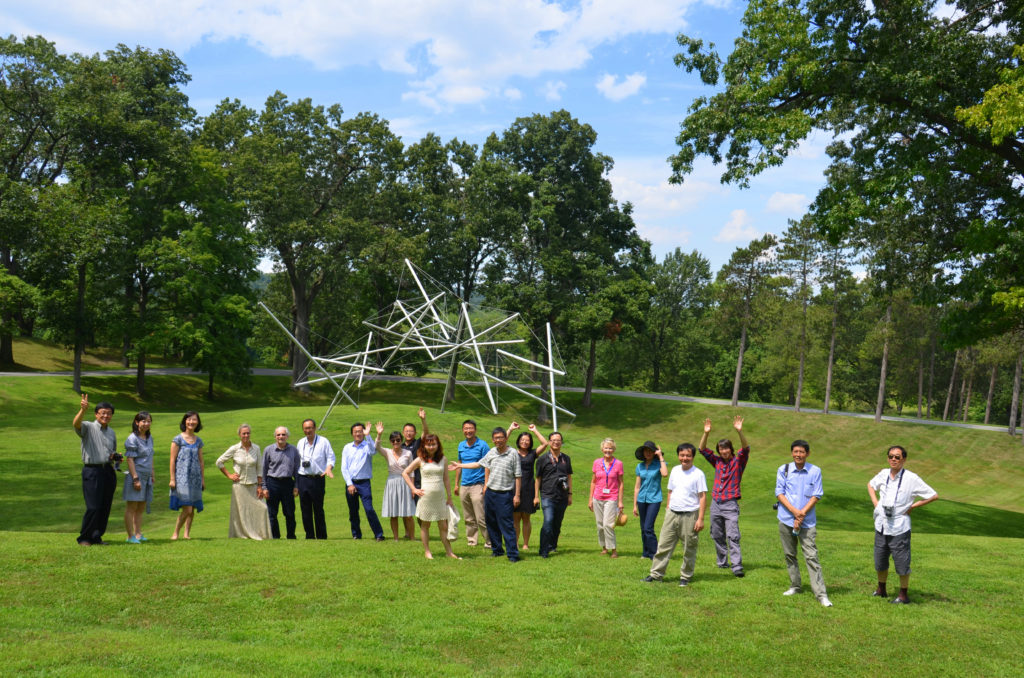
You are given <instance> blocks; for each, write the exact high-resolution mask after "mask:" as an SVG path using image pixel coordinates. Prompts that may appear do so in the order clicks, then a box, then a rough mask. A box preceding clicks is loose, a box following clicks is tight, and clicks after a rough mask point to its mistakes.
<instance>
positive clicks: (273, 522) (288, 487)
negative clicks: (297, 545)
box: [267, 478, 295, 539]
mask: <svg viewBox="0 0 1024 678" xmlns="http://www.w3.org/2000/svg"><path fill="white" fill-rule="evenodd" d="M294 490H295V481H294V480H292V479H291V478H267V514H268V515H269V516H270V534H271V535H272V536H273V537H274V539H280V538H281V528H280V527H278V524H277V507H278V505H280V506H281V513H283V514H284V525H285V528H286V529H287V530H288V532H287V534H288V538H289V539H295V496H294V494H293V492H294Z"/></svg>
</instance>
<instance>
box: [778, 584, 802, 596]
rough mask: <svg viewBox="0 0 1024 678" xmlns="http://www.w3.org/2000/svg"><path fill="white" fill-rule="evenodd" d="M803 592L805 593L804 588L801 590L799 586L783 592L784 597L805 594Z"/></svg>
mask: <svg viewBox="0 0 1024 678" xmlns="http://www.w3.org/2000/svg"><path fill="white" fill-rule="evenodd" d="M803 592H804V590H803V589H802V588H800V587H799V586H791V587H789V588H788V589H786V590H785V591H783V592H782V595H784V596H792V595H795V594H797V593H803Z"/></svg>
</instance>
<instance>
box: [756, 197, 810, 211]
mask: <svg viewBox="0 0 1024 678" xmlns="http://www.w3.org/2000/svg"><path fill="white" fill-rule="evenodd" d="M809 203H810V200H808V199H807V196H806V195H804V194H803V193H779V192H778V191H776V192H775V193H772V194H771V196H769V198H768V202H767V203H765V206H764V208H765V210H766V211H768V212H779V213H782V214H792V215H795V216H800V215H802V214H803V213H804V212H806V211H807V205H808V204H809Z"/></svg>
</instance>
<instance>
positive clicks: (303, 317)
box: [292, 286, 310, 393]
mask: <svg viewBox="0 0 1024 678" xmlns="http://www.w3.org/2000/svg"><path fill="white" fill-rule="evenodd" d="M309 313H310V304H309V302H308V300H307V299H306V298H305V295H303V294H302V293H301V292H300V291H299V290H296V289H295V287H294V286H293V287H292V327H294V334H295V339H296V340H297V341H298V342H299V344H301V345H302V347H303V348H305V349H306V350H307V351H309ZM308 368H309V359H308V358H307V357H306V354H305V353H303V352H302V351H300V350H294V351H292V388H297V389H298V390H299V391H303V392H305V393H309V391H310V388H309V386H298V387H296V386H295V384H297V383H299V382H300V381H302V380H303V379H304V378H305V377H306V371H307V369H308Z"/></svg>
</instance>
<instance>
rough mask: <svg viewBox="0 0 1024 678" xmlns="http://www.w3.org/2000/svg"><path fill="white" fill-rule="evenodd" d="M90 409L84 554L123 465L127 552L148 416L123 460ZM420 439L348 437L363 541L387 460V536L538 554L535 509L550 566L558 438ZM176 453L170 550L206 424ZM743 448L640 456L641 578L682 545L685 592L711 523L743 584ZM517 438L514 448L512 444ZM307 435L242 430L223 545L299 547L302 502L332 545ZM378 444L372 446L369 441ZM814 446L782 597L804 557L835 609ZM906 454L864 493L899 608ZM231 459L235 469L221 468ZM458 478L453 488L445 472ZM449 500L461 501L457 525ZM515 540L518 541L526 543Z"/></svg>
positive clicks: (799, 445)
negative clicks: (823, 551)
mask: <svg viewBox="0 0 1024 678" xmlns="http://www.w3.org/2000/svg"><path fill="white" fill-rule="evenodd" d="M88 405H89V399H88V396H87V395H85V394H83V395H82V397H81V407H80V409H79V411H78V413H77V414H76V415H75V418H74V421H73V425H74V428H75V430H76V431H77V433H78V435H79V437H80V438H81V440H82V464H83V467H82V493H83V496H84V498H85V504H86V512H85V515H84V516H83V518H82V528H81V531H80V533H79V536H78V543H79V544H82V545H85V546H90V545H94V544H106V543H107V542H105V541H104V540H103V534H104V532H105V531H106V527H107V521H108V519H109V515H110V508H111V503H112V500H113V496H114V492H115V489H116V486H117V479H116V471H117V470H119V469H120V464H121V462H122V461H125V462H126V465H127V473H126V474H125V479H124V489H123V496H124V499H125V518H124V522H125V530H126V532H127V541H128V542H129V543H140V542H143V541H146V537H145V535H144V534H143V532H142V520H143V514H144V513H148V512H149V511H150V510H151V505H152V501H153V488H154V486H155V483H156V473H155V471H154V465H153V438H152V432H151V430H150V429H151V426H152V417H151V416H150V415H149V413H148V412H139V413H138V414H136V415H135V418H134V420H133V421H132V433H131V434H130V435H129V436H128V438H127V440H126V441H125V443H124V449H125V454H124V455H123V456H122V455H120V454H119V453H118V452H117V441H116V436H115V434H114V432H113V431H112V430H111V428H110V420H111V418H112V417H113V414H114V408H113V406H112V405H111V404H110V403H108V402H101V403H99V404H98V405H96V407H95V409H94V415H95V421H91V422H90V421H83V418H84V414H85V413H86V411H87V409H88ZM418 416H419V419H420V423H421V426H422V429H423V435H422V437H417V428H416V425H415V424H411V423H409V424H405V425H404V426H403V427H402V430H401V432H399V431H394V432H392V433H391V434H390V436H389V443H390V446H389V447H385V446H383V445H381V442H380V439H381V436H382V435H383V432H384V424H383V423H382V422H379V421H378V422H377V423H376V426H375V427H374V429H373V431H371V428H370V423H369V422H366V423H365V424H364V423H355V424H353V425H352V426H351V428H350V433H351V436H352V441H351V442H350V443H348V444H346V445H345V447H344V448H343V450H342V455H341V456H342V460H341V474H342V477H343V478H344V481H345V488H346V494H345V497H346V501H347V504H348V511H349V524H350V527H351V533H352V537H353V538H354V539H361V538H362V536H363V535H362V529H361V521H360V515H359V508H360V505H361V506H362V509H363V513H364V514H365V517H366V520H367V523H368V524H369V528H370V530H371V532H372V533H373V536H374V538H375V539H376V540H377V541H384V539H385V536H384V528H383V526H382V524H381V521H380V519H379V518H378V516H377V512H376V510H375V509H374V505H373V493H372V489H371V479H372V477H373V457H374V455H377V454H379V455H381V456H382V457H384V458H385V459H386V461H387V465H388V478H387V482H386V484H385V488H384V498H383V501H382V504H381V514H382V516H383V517H384V518H387V519H389V521H390V527H391V534H392V538H393V539H395V540H398V539H399V538H400V532H401V530H400V527H404V533H405V538H406V539H410V540H411V539H413V526H414V520H413V518H416V519H417V520H418V522H419V524H420V540H421V542H422V545H423V549H424V555H425V557H426V558H431V559H432V558H433V554H432V552H431V550H430V543H429V530H430V526H431V525H432V524H434V523H436V524H437V527H438V532H439V538H440V541H441V544H442V546H443V547H444V550H445V555H446V556H448V557H450V558H458V556H456V555H455V553H454V552H453V550H452V546H451V542H452V541H453V540H454V539H455V535H456V530H455V527H454V525H455V523H457V522H458V521H459V520H460V519H461V520H462V521H463V522H464V524H465V530H466V543H467V545H469V546H476V545H478V544H480V542H481V540H482V541H483V542H484V546H485V547H487V548H490V549H491V554H492V555H493V556H494V557H502V556H504V557H507V558H508V560H509V561H511V562H517V561H519V560H520V558H521V552H522V551H527V550H529V548H530V546H529V541H530V537H531V534H532V523H531V516H532V515H533V514H534V513H535V512H536V511H537V508H540V509H541V511H542V515H543V524H542V526H541V530H540V544H539V547H538V553H539V555H540V556H541V557H542V558H548V557H549V556H550V555H551V554H552V553H554V552H555V551H556V550H557V548H558V539H559V535H560V533H561V526H562V521H563V519H564V516H565V512H566V509H567V508H568V507H569V506H570V505H571V504H572V494H573V492H572V476H573V471H572V461H571V459H570V458H569V455H568V454H566V453H565V452H564V451H563V450H562V445H563V438H562V434H561V433H559V432H557V431H554V432H552V433H550V434H549V435H548V436H547V437H545V436H544V435H543V434H542V433H541V432H540V431H539V430H538V428H537V427H536V426H535V425H534V424H530V425H529V426H528V427H527V431H522V430H521V427H520V425H519V423H518V422H515V421H513V422H512V423H511V424H509V426H508V428H507V429H506V428H502V427H497V428H494V429H493V430H492V431H491V444H488V443H487V442H485V441H483V440H481V439H480V438H478V437H477V425H476V422H475V421H473V420H472V419H467V420H465V421H464V422H463V424H462V434H463V438H464V440H462V441H461V442H460V443H459V445H458V450H457V461H449V460H448V459H446V457H445V455H444V450H443V446H442V444H441V441H440V439H439V438H438V437H437V436H436V435H434V434H432V433H430V431H429V428H428V426H427V420H426V413H425V411H424V410H423V409H422V408H420V410H419V412H418ZM179 429H180V433H179V434H178V435H176V436H175V437H174V440H173V441H172V443H171V450H170V466H169V474H168V476H169V482H168V485H169V490H170V500H169V505H170V508H171V509H173V510H177V511H179V514H178V517H177V520H176V521H175V527H174V532H173V533H172V536H171V539H173V540H176V539H179V538H184V539H189V538H190V535H191V529H192V522H193V519H194V516H195V513H197V512H200V511H202V510H203V497H202V495H203V491H204V490H205V489H206V480H205V473H204V465H203V441H202V439H201V438H200V437H199V436H198V433H199V431H200V430H202V423H201V420H200V417H199V414H198V413H197V412H194V411H190V412H186V413H185V415H184V416H183V417H182V419H181V422H180V424H179ZM733 429H734V430H735V431H736V434H737V435H738V437H739V442H740V449H739V450H738V451H736V450H735V449H734V447H733V443H732V441H731V440H729V439H727V438H723V439H721V440H719V441H718V442H717V444H716V445H715V451H714V452H712V451H711V450H710V449H708V447H707V442H708V436H709V435H710V433H711V430H712V427H711V420H710V419H706V420H705V421H704V430H703V435H702V436H701V439H700V443H699V444H698V445H697V446H696V447H695V446H694V445H692V444H690V443H682V444H680V445H679V446H678V447H677V448H676V454H677V457H678V460H679V466H677V467H675V468H673V469H672V471H671V473H670V472H669V470H668V466H667V463H666V461H665V457H664V454H663V453H662V450H661V448H660V447H658V446H657V445H656V444H655V443H654V442H653V441H649V440H648V441H646V442H645V443H644V444H643V445H641V446H640V447H638V448H637V449H636V453H635V454H636V458H637V461H638V464H637V466H636V470H635V476H636V482H635V484H634V489H633V515H634V516H637V517H638V518H639V519H640V523H641V525H640V535H641V543H642V555H643V557H645V558H649V559H651V561H652V564H651V569H650V573H649V574H648V575H647V577H646V578H645V579H644V581H647V582H656V581H662V580H663V579H664V576H665V572H666V570H667V567H668V563H669V561H670V559H671V557H672V554H673V553H674V551H675V549H676V547H677V546H678V545H679V543H680V542H681V543H682V544H683V562H682V564H681V566H680V579H679V585H680V586H688V585H689V583H690V580H691V578H692V577H693V574H694V568H695V564H696V556H697V544H698V536H699V533H700V532H701V531H702V530H703V528H704V525H705V517H707V518H708V520H709V523H710V532H711V538H712V541H713V543H714V545H715V553H716V561H717V566H718V567H719V568H723V569H724V568H728V569H731V571H732V573H733V574H734V575H735V576H736V577H743V576H744V574H745V572H744V569H743V556H742V551H741V548H740V531H739V513H740V510H739V500H740V498H741V492H740V487H741V481H742V478H743V472H744V470H745V469H746V467H747V462H748V460H749V458H750V445H749V443H748V442H747V439H746V437H745V435H744V432H743V418H742V417H740V416H737V417H735V418H734V420H733ZM516 431H520V432H519V434H518V435H516V436H515V442H514V444H513V446H510V445H509V444H508V443H509V439H510V436H512V435H514V434H515V432H516ZM302 432H303V437H302V438H301V439H300V440H299V442H298V444H297V445H293V444H291V443H290V442H289V437H290V432H289V430H288V429H287V427H284V426H281V427H278V428H277V429H276V430H275V431H274V438H275V443H274V444H273V445H270V446H268V447H266V448H265V449H262V450H261V449H260V447H259V446H258V445H256V444H255V443H254V442H253V441H252V429H251V427H250V426H249V425H248V424H242V425H241V426H239V427H238V438H239V441H238V442H237V443H235V444H234V445H232V446H231V447H229V448H228V449H227V450H226V451H225V452H224V453H223V454H222V455H221V456H220V457H219V458H218V459H217V461H216V466H217V467H218V469H220V471H221V473H222V474H223V475H224V476H225V477H226V478H227V479H228V480H230V481H231V483H232V492H231V512H230V522H229V530H228V535H229V536H230V537H241V538H249V539H269V538H273V539H279V538H281V529H280V525H279V522H278V513H279V512H280V513H281V514H283V516H284V522H285V537H286V538H288V539H295V538H296V520H295V498H296V497H297V498H298V499H299V506H300V511H301V516H302V526H303V529H304V531H305V535H306V538H307V539H326V538H327V527H326V520H325V517H324V498H325V494H326V479H328V478H332V479H333V478H334V469H335V465H336V456H335V453H334V450H333V448H332V446H331V443H330V441H329V440H327V439H326V438H324V437H323V436H321V435H319V434H318V433H317V427H316V422H315V421H313V420H312V419H306V420H305V421H303V422H302ZM372 432H375V433H376V436H375V437H373V438H372V439H371V437H370V434H371V433H372ZM615 451H616V445H615V441H614V440H612V439H611V438H606V439H605V440H603V441H602V442H601V456H600V457H599V458H598V459H596V460H595V461H594V463H593V465H592V468H591V471H592V476H591V481H590V491H589V495H588V500H587V507H588V508H589V510H591V511H592V512H593V514H594V518H595V522H596V526H597V536H598V544H599V545H600V547H601V553H602V554H608V555H609V556H610V557H611V558H617V557H618V548H617V543H616V534H615V527H616V525H617V524H622V523H624V521H625V510H624V503H623V479H624V476H625V471H624V465H623V462H622V460H620V459H618V458H616V457H615ZM698 451H699V452H700V454H701V455H702V456H703V457H704V458H705V459H706V460H707V461H708V463H709V464H711V466H712V467H713V468H714V482H713V484H712V489H711V501H710V503H709V502H708V497H707V492H708V489H707V481H706V479H705V476H704V473H703V472H702V471H700V470H699V469H697V468H696V467H695V466H694V460H695V458H696V454H697V452H698ZM810 452H811V449H810V444H809V443H808V442H807V441H805V440H795V441H793V443H792V444H791V446H790V454H791V456H792V459H793V461H792V462H787V463H786V464H783V465H782V466H780V467H779V469H778V472H777V474H776V483H775V496H776V499H777V503H776V509H777V518H778V521H779V537H780V540H781V543H782V551H783V554H784V558H785V562H786V568H787V571H788V573H789V579H790V586H789V588H788V589H786V591H785V592H784V594H783V595H786V596H791V595H794V594H797V593H801V592H802V590H803V588H802V583H801V576H800V569H799V567H798V561H797V546H799V547H800V549H801V550H802V552H803V554H804V561H805V564H806V567H807V571H808V575H809V578H810V587H811V591H812V592H813V594H814V595H815V597H816V598H817V600H818V601H819V602H820V603H821V604H822V605H824V606H826V607H831V605H832V603H831V601H830V600H829V598H828V595H827V593H826V589H825V583H824V579H823V577H822V573H821V565H820V562H819V559H818V551H817V545H816V537H817V531H816V516H815V505H816V504H817V502H818V501H819V500H820V499H821V497H822V496H823V493H824V490H823V487H822V478H821V469H820V468H818V467H817V466H815V465H814V464H811V463H810V462H808V461H807V459H808V457H809V456H810ZM906 459H907V452H906V450H905V449H904V448H903V447H902V446H899V445H895V446H893V447H892V448H890V449H889V451H888V462H889V468H887V469H883V470H882V471H880V472H879V473H878V474H877V475H876V476H875V477H873V478H872V479H871V481H870V482H869V483H868V491H869V495H870V497H871V501H872V503H873V504H874V506H875V512H874V518H875V547H874V548H875V557H874V560H875V570H876V572H877V575H878V586H877V588H876V589H875V591H874V594H873V595H876V596H882V597H887V596H888V592H887V579H888V571H889V560H890V559H891V560H892V561H893V562H894V563H895V567H896V573H897V575H899V578H900V590H899V593H898V595H897V596H896V597H895V598H894V599H893V600H892V602H893V603H898V604H904V603H907V602H909V597H908V594H907V589H908V584H909V577H910V517H909V515H910V513H911V512H912V511H913V510H914V509H916V508H919V507H920V506H923V505H924V504H927V503H929V502H932V501H934V500H935V499H937V498H938V495H937V494H936V492H935V490H933V489H932V488H931V487H929V486H928V485H927V484H926V483H925V482H924V481H923V480H921V478H920V477H919V476H918V475H916V474H914V473H913V472H911V471H907V470H906V469H905V468H904V464H905V463H906ZM229 461H230V462H232V465H233V471H232V472H229V471H228V470H227V463H228V462H229ZM452 471H454V472H455V481H454V487H453V484H452V482H451V480H450V476H449V474H450V472H452ZM665 477H667V478H668V485H667V489H668V499H667V512H666V514H665V519H664V521H663V523H662V527H661V532H660V535H658V536H657V538H656V537H655V533H654V525H655V521H656V519H657V516H658V513H659V511H660V508H661V504H662V502H663V499H664V497H663V494H662V478H665ZM453 496H458V497H459V499H460V504H461V509H462V513H461V516H460V514H459V511H458V509H457V508H456V506H455V503H454V500H453ZM520 538H521V539H522V546H520Z"/></svg>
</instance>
